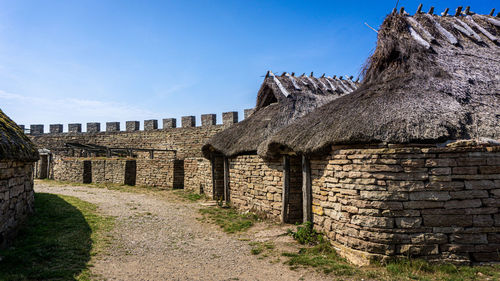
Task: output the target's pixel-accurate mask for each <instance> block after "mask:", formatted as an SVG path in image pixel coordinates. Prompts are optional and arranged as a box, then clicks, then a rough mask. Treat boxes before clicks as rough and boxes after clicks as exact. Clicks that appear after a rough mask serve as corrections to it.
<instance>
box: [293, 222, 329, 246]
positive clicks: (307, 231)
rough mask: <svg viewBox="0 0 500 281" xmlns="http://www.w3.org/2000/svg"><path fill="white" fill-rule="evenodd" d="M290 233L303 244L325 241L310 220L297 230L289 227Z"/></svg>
mask: <svg viewBox="0 0 500 281" xmlns="http://www.w3.org/2000/svg"><path fill="white" fill-rule="evenodd" d="M288 234H289V235H291V236H292V237H293V239H295V240H297V242H299V243H300V244H302V245H304V244H310V245H314V244H318V243H320V242H323V235H321V234H320V233H318V232H316V230H314V228H313V224H312V223H311V222H310V221H306V222H305V223H303V224H302V225H300V226H298V227H297V231H296V232H294V231H292V230H291V229H288Z"/></svg>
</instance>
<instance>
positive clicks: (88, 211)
mask: <svg viewBox="0 0 500 281" xmlns="http://www.w3.org/2000/svg"><path fill="white" fill-rule="evenodd" d="M35 210H36V211H35V213H34V214H33V215H32V216H31V217H29V219H28V221H27V222H26V224H24V225H23V226H22V227H21V228H20V231H19V234H18V236H17V238H16V240H15V241H14V243H13V244H12V246H11V247H9V248H8V249H5V250H2V251H0V256H1V257H2V261H1V262H0V280H90V272H89V267H90V266H91V265H90V264H89V261H90V258H91V256H93V255H95V254H97V253H99V252H100V251H103V250H104V249H106V246H107V244H108V243H109V241H110V237H109V236H108V235H109V234H108V233H109V230H111V229H112V227H113V219H112V218H109V217H103V216H101V215H99V214H98V213H97V207H96V206H95V205H93V204H91V203H88V202H85V201H82V200H80V199H77V198H75V197H70V196H61V195H53V194H46V193H37V194H35Z"/></svg>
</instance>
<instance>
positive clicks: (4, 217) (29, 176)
mask: <svg viewBox="0 0 500 281" xmlns="http://www.w3.org/2000/svg"><path fill="white" fill-rule="evenodd" d="M38 157H39V156H38V151H37V150H36V149H35V146H34V145H33V143H32V142H31V141H30V140H29V139H28V137H26V135H24V132H23V131H22V130H21V128H20V127H18V126H17V125H16V123H14V121H12V120H11V119H10V118H9V117H8V116H7V115H5V114H4V113H3V112H2V110H0V248H1V247H5V246H6V245H7V243H8V242H9V241H11V240H12V238H13V237H14V236H15V234H16V230H17V228H18V226H19V225H20V224H21V223H22V222H23V221H24V220H25V219H26V217H27V216H28V215H29V214H30V213H31V212H32V211H33V203H34V202H33V201H34V192H33V166H34V163H35V161H37V160H38Z"/></svg>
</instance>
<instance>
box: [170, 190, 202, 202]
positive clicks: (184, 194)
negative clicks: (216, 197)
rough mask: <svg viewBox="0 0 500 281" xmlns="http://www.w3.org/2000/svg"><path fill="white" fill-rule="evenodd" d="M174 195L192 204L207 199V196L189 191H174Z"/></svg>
mask: <svg viewBox="0 0 500 281" xmlns="http://www.w3.org/2000/svg"><path fill="white" fill-rule="evenodd" d="M174 194H175V195H177V196H179V197H180V198H182V199H185V200H188V201H191V202H196V201H199V200H201V199H205V195H203V194H198V193H194V192H190V191H187V190H176V191H174Z"/></svg>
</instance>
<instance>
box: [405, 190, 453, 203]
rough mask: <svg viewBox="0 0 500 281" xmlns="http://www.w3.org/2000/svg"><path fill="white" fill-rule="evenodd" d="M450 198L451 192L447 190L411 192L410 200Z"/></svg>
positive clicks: (442, 199) (443, 199) (444, 199)
mask: <svg viewBox="0 0 500 281" xmlns="http://www.w3.org/2000/svg"><path fill="white" fill-rule="evenodd" d="M450 198H451V196H450V193H449V192H447V191H421V192H410V200H415V201H423V200H426V201H446V200H449V199H450Z"/></svg>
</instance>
